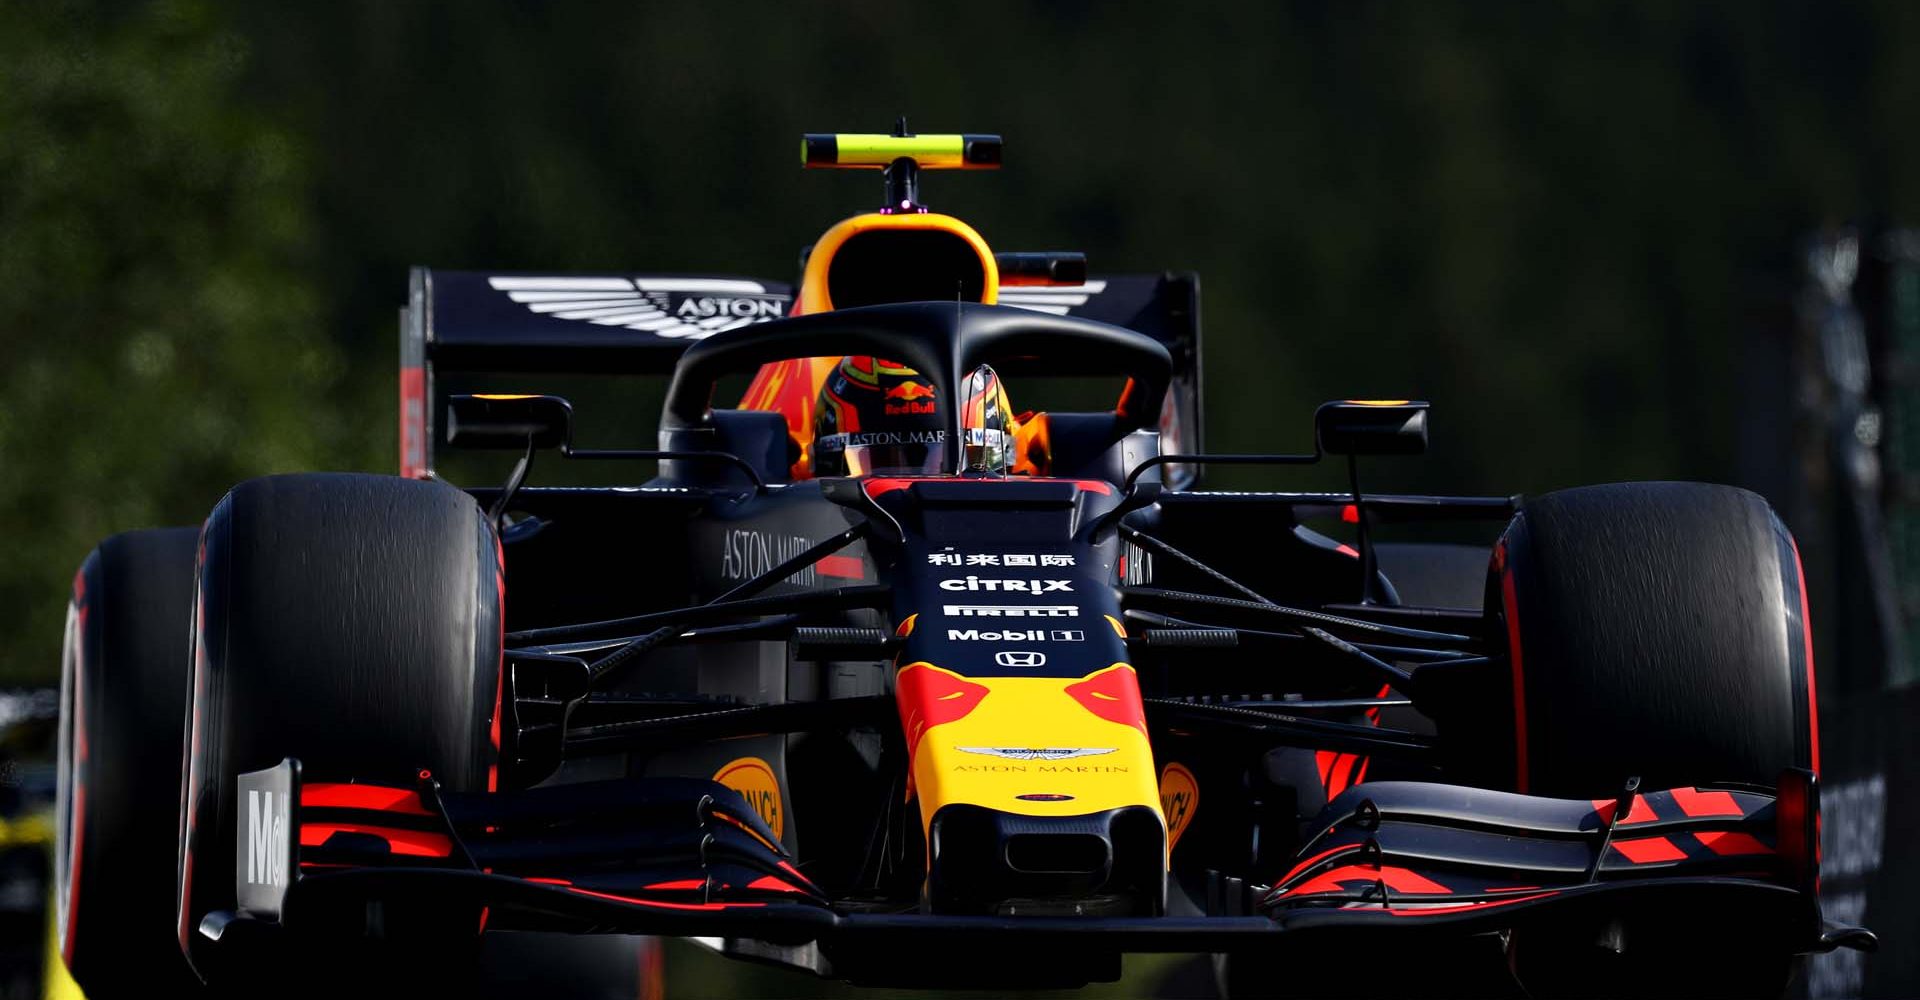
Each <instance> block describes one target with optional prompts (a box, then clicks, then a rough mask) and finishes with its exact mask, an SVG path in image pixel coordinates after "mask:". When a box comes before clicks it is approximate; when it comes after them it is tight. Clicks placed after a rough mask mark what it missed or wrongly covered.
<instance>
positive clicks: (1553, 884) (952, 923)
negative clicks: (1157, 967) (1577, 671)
mask: <svg viewBox="0 0 1920 1000" xmlns="http://www.w3.org/2000/svg"><path fill="white" fill-rule="evenodd" d="M240 789H241V794H240V798H239V801H241V802H243V803H248V802H253V803H258V802H260V801H262V800H264V801H265V802H266V804H267V808H266V809H265V810H260V809H259V808H258V807H257V806H256V807H255V809H254V811H253V812H252V813H250V815H249V817H243V819H246V820H248V822H243V823H241V824H240V832H239V836H240V837H241V838H242V842H241V843H240V844H239V845H238V848H239V850H238V853H237V856H236V883H237V887H238V889H239V899H240V908H239V910H238V912H231V913H228V912H222V913H215V914H211V915H209V916H208V917H207V918H206V919H205V920H204V921H203V922H202V924H201V927H200V931H201V933H202V934H203V935H204V936H206V937H208V938H210V939H212V940H214V941H216V942H218V948H219V950H221V951H234V950H262V949H274V948H279V947H286V946H289V945H291V944H292V943H294V942H295V941H297V940H298V938H299V937H300V935H301V934H303V933H305V932H309V931H329V932H332V933H335V934H337V933H338V932H339V930H340V929H339V928H327V927H319V926H316V924H315V922H316V921H319V920H325V919H334V918H336V917H337V915H338V914H341V913H343V912H345V913H351V912H354V907H356V906H360V905H362V904H365V903H372V902H380V903H383V904H387V905H389V906H391V905H400V906H405V905H408V904H409V903H413V904H417V905H421V906H429V907H433V908H437V909H436V910H435V911H434V912H456V911H459V910H460V909H461V908H462V907H465V908H469V911H477V910H484V912H485V913H488V914H491V915H492V919H493V920H494V921H496V925H503V926H515V927H521V928H535V929H552V930H568V931H590V932H606V933H626V934H653V935H663V936H679V937H694V938H701V939H707V940H709V941H710V942H713V941H714V939H718V942H717V943H720V944H721V945H722V947H723V948H724V950H727V951H731V952H734V953H738V954H743V955H750V956H753V957H757V958H761V959H768V960H774V961H778V962H782V963H784V964H790V965H795V966H799V967H802V968H806V969H810V970H812V971H815V972H818V973H820V974H823V975H833V976H838V977H842V978H847V979H851V980H854V981H859V982H876V983H878V982H894V983H899V982H905V981H910V980H911V981H921V982H929V981H944V982H953V981H956V980H955V979H954V975H955V974H957V973H963V972H965V971H967V968H966V967H967V965H968V961H967V959H966V958H965V956H967V955H969V954H976V953H977V951H976V948H975V946H979V947H988V946H990V947H992V948H994V949H996V951H998V952H999V953H1001V954H1005V953H1007V952H1008V950H1009V949H1010V948H1012V949H1016V950H1019V951H1022V952H1032V953H1033V954H1035V955H1045V956H1046V957H1047V960H1048V961H1049V962H1050V963H1051V965H1050V966H1049V968H1051V969H1053V970H1054V972H1055V973H1056V974H1057V976H1058V978H1059V979H1060V981H1061V982H1063V983H1066V982H1071V981H1074V980H1078V981H1085V980H1086V979H1087V978H1100V977H1102V975H1103V972H1104V971H1110V970H1111V969H1116V968H1117V962H1118V956H1119V955H1120V954H1122V953H1126V952H1233V951H1239V950H1246V949H1260V950H1262V951H1263V952H1269V953H1271V951H1272V950H1273V949H1275V948H1281V949H1289V948H1293V947H1299V948H1303V949H1316V948H1321V947H1325V946H1327V945H1328V944H1330V943H1332V942H1334V941H1335V940H1336V939H1350V938H1353V937H1356V936H1357V937H1365V938H1369V939H1375V940H1378V939H1393V940H1399V941H1408V940H1411V939H1415V938H1427V937H1431V936H1446V935H1457V936H1465V935H1472V934H1478V933H1484V932H1489V931H1497V930H1501V929H1505V928H1511V927H1515V926H1521V925H1528V924H1532V923H1551V922H1556V921H1578V920H1591V919H1606V918H1608V917H1613V916H1619V917H1626V918H1631V917H1632V916H1633V915H1634V914H1636V913H1660V914H1664V915H1667V916H1669V917H1670V916H1671V915H1672V914H1673V913H1675V912H1687V913H1696V914H1698V915H1699V918H1700V919H1701V920H1703V921H1712V922H1713V923H1714V925H1715V926H1716V927H1718V928H1720V929H1722V930H1725V929H1728V928H1730V927H1734V926H1735V925H1738V928H1740V929H1743V930H1747V931H1749V932H1750V933H1751V934H1752V935H1754V936H1755V937H1756V939H1759V940H1768V941H1771V942H1773V943H1776V944H1777V945H1778V946H1779V947H1780V948H1782V949H1786V950H1791V951H1795V952H1815V951H1826V950H1832V949H1833V948H1836V947H1843V946H1849V947H1871V945H1872V939H1871V935H1870V934H1868V933H1867V932H1865V931H1863V930H1859V929H1855V928H1842V927H1836V926H1832V925H1828V924H1825V923H1824V922H1823V921H1822V919H1821V914H1820V908H1819V901H1818V896H1817V892H1816V890H1815V885H1816V880H1817V877H1818V871H1817V860H1816V852H1815V850H1814V845H1815V844H1816V843H1817V836H1816V834H1815V829H1816V824H1817V817H1818V802H1817V784H1816V782H1815V779H1814V777H1813V775H1812V774H1811V773H1810V772H1804V771H1789V772H1787V773H1786V774H1784V775H1783V776H1782V779H1781V782H1780V785H1779V786H1778V787H1776V788H1775V789H1772V790H1770V791H1768V790H1761V789H1758V788H1751V787H1725V788H1677V789H1668V790H1662V791H1655V792H1648V793H1645V794H1638V793H1635V792H1633V791H1632V790H1630V789H1629V790H1625V791H1624V792H1623V794H1622V795H1621V796H1620V797H1618V798H1616V799H1603V800H1597V801H1587V800H1568V799H1550V798H1543V797H1538V796H1526V795H1516V794H1512V793H1506V792H1495V791H1488V790H1485V789H1476V788H1466V787H1460V786H1451V785H1441V784H1433V783H1424V782H1376V783H1371V784H1363V785H1359V786H1355V787H1354V788H1352V789H1350V790H1349V791H1347V792H1346V793H1344V794H1342V795H1341V796H1339V797H1338V798H1336V799H1335V800H1334V801H1333V802H1331V803H1329V804H1328V806H1327V809H1326V810H1325V812H1324V813H1323V814H1322V816H1321V820H1320V822H1319V823H1318V824H1317V826H1318V829H1319V832H1318V834H1317V835H1316V836H1314V837H1312V838H1310V839H1309V841H1308V843H1307V844H1306V846H1305V847H1303V848H1302V850H1301V851H1300V853H1299V857H1298V860H1297V861H1296V863H1295V864H1294V865H1293V866H1292V868H1291V870H1289V871H1287V872H1285V873H1284V874H1282V875H1281V876H1280V877H1279V878H1277V879H1275V880H1274V881H1273V883H1272V884H1271V885H1253V884H1249V883H1248V882H1246V881H1244V880H1242V879H1238V878H1232V877H1226V876H1222V875H1219V874H1218V873H1209V879H1208V891H1207V893H1206V897H1207V898H1206V900H1205V901H1204V902H1203V903H1202V904H1201V905H1200V906H1199V907H1198V909H1199V911H1200V912H1197V913H1188V914H1186V915H1179V914H1176V915H1171V916H1166V917H1127V918H1113V917H1030V916H1021V917H998V916H953V915H933V914H923V913H919V912H912V911H909V912H883V911H881V910H880V909H878V908H876V907H875V906H874V905H872V904H866V903H860V902H857V901H852V900H835V899H832V898H829V897H828V896H827V895H826V894H824V893H823V892H822V891H821V890H820V889H819V888H818V887H816V886H815V885H814V884H813V883H812V882H811V881H809V880H808V879H807V878H806V876H805V875H804V874H803V873H802V872H801V871H800V870H798V869H797V868H796V867H795V866H794V865H793V863H792V859H791V858H789V857H787V856H786V855H785V853H784V851H783V850H782V849H781V848H780V846H779V841H778V840H777V839H776V838H774V837H772V836H771V831H768V830H766V829H765V828H764V825H763V824H762V823H761V822H760V820H759V818H758V816H757V815H756V814H755V813H754V811H753V810H752V809H751V808H750V807H749V806H748V805H747V804H746V802H745V801H744V800H742V799H740V798H739V796H738V794H737V793H735V792H733V791H732V790H731V789H728V788H726V787H725V786H721V785H718V784H715V783H712V782H707V781H701V780H698V779H642V780H633V781H616V782H596V783H590V784H581V785H568V786H559V787H551V788H536V789H529V790H526V791H521V792H505V793H498V794H487V795H480V794H474V795H456V794H443V793H441V792H440V791H439V789H438V788H437V787H436V786H435V785H434V783H433V782H432V781H431V780H430V779H429V780H423V781H422V782H421V783H420V784H418V785H417V786H415V787H412V788H395V787H388V786H379V785H365V784H338V783H323V784H306V785H304V786H303V783H302V782H301V778H300V773H299V765H298V762H296V761H291V760H289V761H286V762H283V763H282V764H281V765H280V766H279V767H276V768H272V769H269V770H267V771H260V772H254V773H252V774H247V775H242V776H241V778H240ZM276 803H277V804H278V805H279V806H280V808H279V809H275V808H274V805H275V804H276ZM261 816H264V817H266V819H265V826H264V827H263V826H262V825H261V820H260V818H259V817H261ZM276 822H278V823H280V824H283V825H281V826H279V827H277V828H276V827H275V826H274V824H275V823H276ZM279 831H284V833H283V834H281V835H276V833H278V832H279ZM322 915H324V916H322Z"/></svg>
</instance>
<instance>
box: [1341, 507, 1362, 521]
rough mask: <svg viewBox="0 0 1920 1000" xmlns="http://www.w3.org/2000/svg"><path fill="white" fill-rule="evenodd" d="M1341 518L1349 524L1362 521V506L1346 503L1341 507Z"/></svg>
mask: <svg viewBox="0 0 1920 1000" xmlns="http://www.w3.org/2000/svg"><path fill="white" fill-rule="evenodd" d="M1340 520H1342V521H1344V522H1346V523H1347V524H1359V523H1360V508H1359V507H1358V506H1357V505H1355V504H1345V505H1342V506H1341V508H1340Z"/></svg>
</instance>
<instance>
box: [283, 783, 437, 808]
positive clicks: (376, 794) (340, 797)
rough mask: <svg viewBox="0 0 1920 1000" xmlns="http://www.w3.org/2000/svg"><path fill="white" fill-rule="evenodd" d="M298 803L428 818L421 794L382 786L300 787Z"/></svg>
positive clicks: (314, 785)
mask: <svg viewBox="0 0 1920 1000" xmlns="http://www.w3.org/2000/svg"><path fill="white" fill-rule="evenodd" d="M300 804H301V805H302V806H308V807H331V808H338V809H376V810H379V811H380V812H392V813H405V814H407V815H409V816H431V815H433V814H432V813H430V812H428V811H427V807H426V805H425V804H423V803H422V802H421V801H420V793H419V792H415V791H411V790H409V789H405V788H388V787H385V786H383V785H342V784H329V783H326V782H316V783H315V784H311V785H301V786H300Z"/></svg>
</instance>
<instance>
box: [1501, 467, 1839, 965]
mask: <svg viewBox="0 0 1920 1000" xmlns="http://www.w3.org/2000/svg"><path fill="white" fill-rule="evenodd" d="M1489 591H1490V596H1489V601H1488V605H1489V608H1490V609H1498V611H1499V613H1500V615H1501V617H1502V619H1503V620H1504V625H1505V632H1506V635H1507V641H1508V646H1509V649H1508V654H1509V659H1510V666H1511V670H1512V681H1513V694H1514V700H1513V712H1514V714H1513V719H1514V724H1513V733H1514V736H1513V739H1514V743H1513V770H1512V780H1513V785H1514V787H1515V788H1517V789H1518V790H1519V791H1522V792H1528V793H1532V794H1538V795H1548V796H1557V797H1561V798H1594V799H1599V798H1614V797H1616V796H1618V795H1620V794H1621V792H1622V789H1623V787H1624V786H1625V784H1626V782H1627V779H1629V778H1632V777H1637V778H1639V779H1640V786H1639V787H1640V788H1641V789H1643V790H1657V789H1665V788H1676V787H1686V786H1691V785H1697V784H1708V783H1713V782H1749V783H1753V784H1757V785H1765V786H1768V787H1772V786H1774V785H1775V784H1776V783H1777V782H1778V780H1779V777H1780V774H1781V772H1782V771H1783V770H1785V769H1787V768H1789V767H1801V768H1809V769H1817V767H1818V761H1819V747H1818V736H1817V732H1818V731H1817V728H1816V726H1817V721H1816V718H1815V714H1814V689H1813V674H1812V671H1813V656H1812V646H1811V642H1810V638H1809V632H1808V624H1807V621H1806V607H1807V605H1806V589H1805V587H1804V585H1803V582H1802V580H1801V574H1800V560H1799V554H1798V551H1797V548H1796V546H1795V544H1794V541H1793V536H1792V535H1791V534H1790V533H1788V531H1787V529H1786V527H1785V526H1784V525H1782V524H1781V523H1780V520H1779V518H1778V517H1776V516H1775V515H1774V513H1773V511H1772V510H1771V509H1770V508H1769V507H1768V506H1767V504H1766V502H1765V501H1763V500H1761V499H1760V498H1759V497H1758V496H1755V495H1754V494H1752V493H1749V492H1747V491H1745V490H1739V489H1734V488H1731V487H1726V486H1710V485H1704V484H1699V483H1619V484H1613V485H1607V486H1590V487H1583V488H1579V489H1570V490H1564V491H1561V492H1558V493H1549V494H1547V495H1545V496H1542V497H1539V498H1537V499H1534V500H1531V501H1529V502H1528V503H1527V504H1526V506H1525V507H1524V508H1523V509H1522V510H1521V512H1520V513H1519V514H1518V515H1516V516H1515V517H1514V519H1513V521H1512V522H1511V523H1510V524H1509V525H1508V527H1507V530H1506V533H1505V534H1504V535H1503V536H1502V538H1501V541H1500V543H1499V545H1498V546H1497V547H1496V548H1495V552H1494V564H1493V572H1492V580H1491V582H1490V584H1489ZM1677 916H1678V918H1679V919H1680V920H1681V923H1680V924H1679V925H1677V926H1671V927H1659V928H1655V927H1652V926H1650V925H1642V926H1640V927H1637V928H1636V927H1633V926H1627V927H1624V928H1623V927H1618V926H1611V927H1609V926H1593V927H1582V928H1572V929H1562V930H1557V931H1542V932H1539V933H1532V934H1528V933H1523V932H1518V931H1517V932H1516V933H1515V935H1514V941H1513V944H1514V950H1513V956H1514V964H1515V969H1516V971H1517V972H1518V973H1519V975H1520V976H1521V979H1522V981H1523V982H1524V983H1526V984H1527V985H1528V986H1529V988H1530V989H1531V990H1532V991H1533V992H1534V993H1535V994H1536V995H1555V996H1559V995H1568V996H1572V995H1583V994H1592V993H1595V992H1600V993H1604V992H1605V991H1607V990H1608V989H1620V990H1625V991H1628V992H1632V993H1634V994H1636V995H1642V994H1646V993H1647V992H1648V991H1650V990H1651V991H1654V992H1671V993H1674V994H1678V995H1686V996H1706V995H1733V996H1777V995H1779V994H1780V993H1781V992H1782V991H1783V990H1784V988H1785V986H1786V984H1787V982H1788V981H1789V979H1790V978H1791V972H1792V966H1793V963H1792V959H1791V956H1790V954H1789V949H1788V948H1787V947H1784V946H1783V945H1782V944H1781V943H1780V942H1778V941H1772V942H1763V941H1760V940H1757V939H1758V938H1760V937H1764V935H1754V934H1743V933H1737V932H1729V933H1727V934H1725V935H1722V936H1721V938H1720V939H1716V936H1715V933H1714V929H1715V927H1716V926H1719V925H1722V924H1727V923H1729V922H1730V921H1726V920H1720V919H1717V918H1712V917H1707V918H1706V919H1702V918H1703V916H1705V915H1702V914H1681V915H1677ZM1596 942H1604V943H1605V947H1600V946H1599V945H1598V944H1597V943H1596Z"/></svg>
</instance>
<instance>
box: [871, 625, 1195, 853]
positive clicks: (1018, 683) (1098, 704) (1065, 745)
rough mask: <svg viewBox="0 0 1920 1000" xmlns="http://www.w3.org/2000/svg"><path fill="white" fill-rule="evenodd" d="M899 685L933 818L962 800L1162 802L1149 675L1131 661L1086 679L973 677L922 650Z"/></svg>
mask: <svg viewBox="0 0 1920 1000" xmlns="http://www.w3.org/2000/svg"><path fill="white" fill-rule="evenodd" d="M896 696H897V698H898V701H899V708H900V722H901V726H902V729H903V731H904V732H905V734H906V737H907V746H908V748H909V751H910V753H911V764H910V766H911V768H912V771H911V773H912V776H913V787H914V789H915V792H916V793H917V795H918V798H919V801H920V816H921V820H922V822H923V823H931V822H932V819H933V816H934V814H935V813H937V812H939V811H940V809H942V808H943V807H945V806H949V805H955V804H966V805H975V806H984V807H987V808H990V809H998V810H1000V811H1002V812H1009V813H1016V814H1020V815H1028V816H1079V815H1085V814H1088V813H1097V812H1105V811H1107V810H1110V809H1120V808H1123V807H1127V806H1147V807H1150V808H1152V809H1153V810H1154V812H1155V813H1156V814H1158V813H1159V811H1160V809H1159V802H1160V794H1159V786H1158V781H1157V778H1156V774H1155V771H1154V764H1153V748H1152V746H1151V745H1150V744H1149V743H1148V741H1147V732H1146V719H1145V716H1144V711H1143V707H1142V703H1141V700H1140V686H1139V681H1138V679H1137V678H1136V677H1135V675H1134V671H1133V668H1132V667H1131V666H1128V665H1127V664H1125V663H1115V664H1113V665H1111V666H1109V667H1106V668H1104V669H1101V670H1097V671H1094V672H1093V673H1091V674H1089V675H1087V676H1085V677H1080V678H1066V677H962V676H961V675H959V674H957V673H954V672H952V671H949V670H943V669H941V668H940V667H938V666H935V665H934V664H931V663H927V662H924V661H922V662H916V663H911V664H908V665H907V666H905V667H903V668H901V670H900V673H899V676H898V681H897V686H896Z"/></svg>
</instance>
